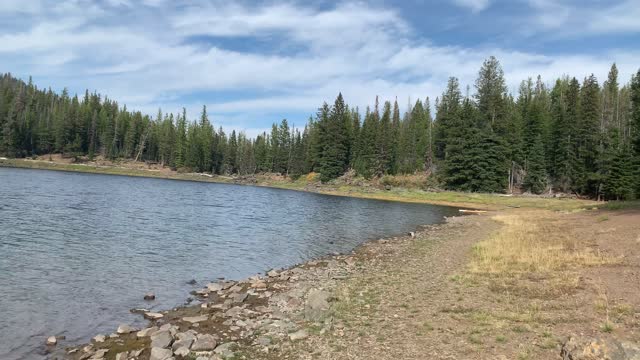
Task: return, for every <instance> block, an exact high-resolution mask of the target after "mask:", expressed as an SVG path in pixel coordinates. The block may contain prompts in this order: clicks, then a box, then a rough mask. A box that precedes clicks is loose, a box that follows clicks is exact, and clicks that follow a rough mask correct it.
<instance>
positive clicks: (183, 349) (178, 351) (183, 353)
mask: <svg viewBox="0 0 640 360" xmlns="http://www.w3.org/2000/svg"><path fill="white" fill-rule="evenodd" d="M190 352H191V351H189V348H188V347H184V346H183V347H180V348H178V349H176V350H173V354H174V355H178V356H182V357H185V356H187V355H189V353H190Z"/></svg>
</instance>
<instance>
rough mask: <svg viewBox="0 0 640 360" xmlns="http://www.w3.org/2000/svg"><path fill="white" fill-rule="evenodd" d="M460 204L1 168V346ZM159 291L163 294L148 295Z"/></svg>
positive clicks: (37, 349)
mask: <svg viewBox="0 0 640 360" xmlns="http://www.w3.org/2000/svg"><path fill="white" fill-rule="evenodd" d="M456 213H457V209H455V208H449V207H441V206H430V205H421V204H406V203H395V202H384V201H376V200H364V199H354V198H346V197H335V196H326V195H318V194H311V193H303V192H295V191H287V190H278V189H269V188H260V187H251V186H238V185H226V184H211V183H197V182H185V181H171V180H161V179H148V178H132V177H123V176H108V175H93V174H78V173H64V172H53V171H42V170H24V169H8V168H0V288H1V289H2V290H3V291H2V292H0V311H1V312H2V314H3V315H2V316H0V329H2V330H3V331H2V332H3V336H1V337H0V358H2V359H23V358H24V359H29V358H34V359H37V358H42V357H44V356H45V355H44V346H43V343H44V340H45V339H46V337H47V336H49V335H58V336H60V335H62V336H66V338H67V341H68V342H70V343H74V342H75V343H78V342H82V341H86V340H88V339H89V338H90V337H91V336H93V335H95V334H97V333H109V332H112V331H113V330H114V329H115V328H116V327H117V326H118V324H120V323H123V322H128V323H132V324H135V323H136V322H139V323H145V322H146V321H145V320H143V319H142V317H141V316H139V315H134V314H131V313H129V309H131V308H136V307H147V308H152V309H166V308H169V307H173V306H176V305H179V304H182V303H183V302H184V300H185V299H186V298H187V297H188V296H189V295H188V293H189V292H190V291H191V290H193V289H195V288H197V287H198V286H194V285H189V284H188V283H187V282H188V281H189V280H191V279H195V280H197V281H198V282H199V286H202V284H205V283H207V282H208V281H210V280H213V279H215V278H218V277H225V278H229V279H240V278H244V277H247V276H250V275H253V274H255V273H258V272H261V271H264V270H267V269H270V268H279V267H285V266H290V265H293V264H295V263H299V262H302V261H306V260H309V259H311V258H315V257H319V256H323V255H327V254H330V253H334V252H347V251H350V250H351V249H353V248H354V247H355V246H357V245H359V244H361V243H362V242H364V241H367V240H370V239H374V238H380V237H386V236H390V235H394V234H399V233H404V232H407V231H411V230H413V229H415V228H416V227H417V226H419V225H424V224H433V223H438V222H440V221H442V219H443V218H444V216H451V215H454V214H456ZM147 291H153V292H154V293H155V294H156V295H157V299H156V300H155V301H153V302H151V303H149V302H145V301H144V300H143V299H142V296H143V295H144V293H145V292H147Z"/></svg>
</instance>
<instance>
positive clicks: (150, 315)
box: [144, 312, 164, 320]
mask: <svg viewBox="0 0 640 360" xmlns="http://www.w3.org/2000/svg"><path fill="white" fill-rule="evenodd" d="M144 317H145V318H146V319H149V320H159V319H162V318H163V317H164V315H162V314H160V313H156V312H148V313H144Z"/></svg>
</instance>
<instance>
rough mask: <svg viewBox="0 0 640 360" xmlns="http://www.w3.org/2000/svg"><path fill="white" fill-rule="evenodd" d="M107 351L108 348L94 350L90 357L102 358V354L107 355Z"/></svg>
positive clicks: (96, 359)
mask: <svg viewBox="0 0 640 360" xmlns="http://www.w3.org/2000/svg"><path fill="white" fill-rule="evenodd" d="M108 352H109V349H100V350H96V352H95V353H93V355H92V356H91V359H92V360H98V359H104V356H105V355H107V353H108Z"/></svg>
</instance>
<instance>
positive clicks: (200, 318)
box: [182, 315, 209, 324]
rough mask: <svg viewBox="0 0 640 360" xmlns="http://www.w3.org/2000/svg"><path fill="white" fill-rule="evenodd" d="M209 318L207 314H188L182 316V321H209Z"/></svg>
mask: <svg viewBox="0 0 640 360" xmlns="http://www.w3.org/2000/svg"><path fill="white" fill-rule="evenodd" d="M207 320H209V317H208V316H207V315H200V316H187V317H183V318H182V321H186V322H189V323H192V324H194V323H199V322H203V321H207Z"/></svg>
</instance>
